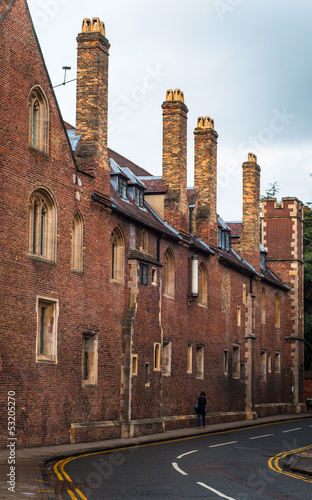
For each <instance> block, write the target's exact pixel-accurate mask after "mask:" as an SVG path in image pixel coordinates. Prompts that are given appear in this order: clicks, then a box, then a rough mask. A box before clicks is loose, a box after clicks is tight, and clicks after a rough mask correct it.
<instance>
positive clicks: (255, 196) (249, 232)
mask: <svg viewBox="0 0 312 500" xmlns="http://www.w3.org/2000/svg"><path fill="white" fill-rule="evenodd" d="M241 248H242V257H243V258H244V259H245V260H246V261H247V262H248V263H249V264H251V265H252V266H253V267H254V269H255V270H256V271H257V272H260V167H259V165H258V164H257V157H256V156H255V155H254V154H252V153H248V161H246V162H245V163H243V232H242V236H241Z"/></svg>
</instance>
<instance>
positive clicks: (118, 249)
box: [110, 226, 125, 284]
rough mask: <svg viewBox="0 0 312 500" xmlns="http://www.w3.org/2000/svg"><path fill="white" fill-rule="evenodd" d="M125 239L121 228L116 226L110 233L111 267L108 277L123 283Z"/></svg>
mask: <svg viewBox="0 0 312 500" xmlns="http://www.w3.org/2000/svg"><path fill="white" fill-rule="evenodd" d="M124 256H125V240H124V236H123V233H122V231H121V229H120V228H119V227H118V226H117V227H115V229H114V230H113V232H112V235H111V268H110V271H111V272H110V274H111V275H110V277H111V279H112V280H115V281H117V282H118V283H121V284H123V283H124Z"/></svg>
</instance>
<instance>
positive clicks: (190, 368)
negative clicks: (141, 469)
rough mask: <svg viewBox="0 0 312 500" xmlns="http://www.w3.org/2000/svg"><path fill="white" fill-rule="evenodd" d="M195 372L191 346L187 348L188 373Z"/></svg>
mask: <svg viewBox="0 0 312 500" xmlns="http://www.w3.org/2000/svg"><path fill="white" fill-rule="evenodd" d="M192 371H193V346H192V345H191V344H189V345H188V346H187V373H192Z"/></svg>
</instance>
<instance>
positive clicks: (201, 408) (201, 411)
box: [196, 391, 207, 429]
mask: <svg viewBox="0 0 312 500" xmlns="http://www.w3.org/2000/svg"><path fill="white" fill-rule="evenodd" d="M206 404H207V400H206V393H205V392H204V391H202V392H201V393H200V396H199V398H198V406H197V408H196V413H197V424H198V428H199V429H200V416H202V420H203V428H204V429H205V427H206V411H207V410H206Z"/></svg>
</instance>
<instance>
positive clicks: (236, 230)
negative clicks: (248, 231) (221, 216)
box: [226, 222, 243, 237]
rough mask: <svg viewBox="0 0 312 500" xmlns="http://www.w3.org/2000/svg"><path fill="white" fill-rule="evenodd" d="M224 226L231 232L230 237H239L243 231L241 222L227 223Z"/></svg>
mask: <svg viewBox="0 0 312 500" xmlns="http://www.w3.org/2000/svg"><path fill="white" fill-rule="evenodd" d="M226 225H227V226H228V228H229V229H230V231H231V235H232V236H236V237H238V236H241V234H242V231H243V223H242V222H227V223H226Z"/></svg>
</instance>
